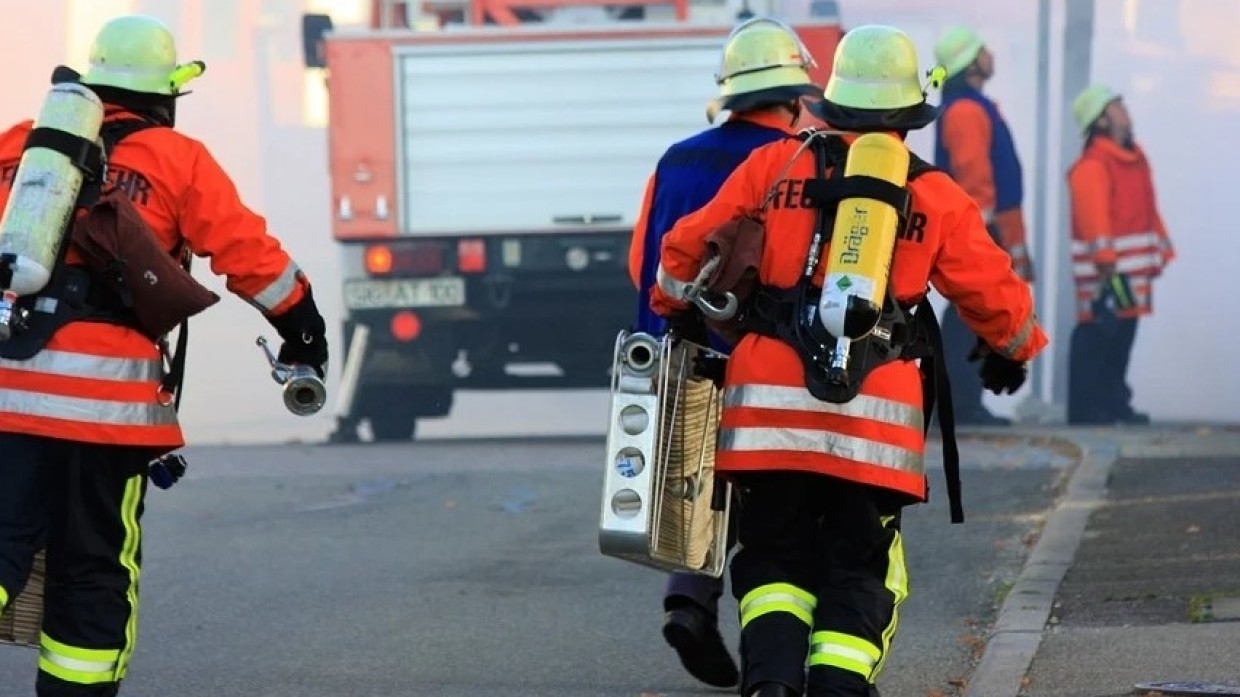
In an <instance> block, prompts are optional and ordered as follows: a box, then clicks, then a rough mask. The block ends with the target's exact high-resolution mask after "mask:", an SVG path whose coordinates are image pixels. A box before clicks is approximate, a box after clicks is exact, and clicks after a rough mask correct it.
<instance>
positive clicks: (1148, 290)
mask: <svg viewBox="0 0 1240 697" xmlns="http://www.w3.org/2000/svg"><path fill="white" fill-rule="evenodd" d="M1072 115H1073V117H1074V118H1075V119H1076V123H1077V126H1078V127H1079V128H1080V129H1081V132H1082V133H1083V134H1084V136H1085V139H1086V140H1085V149H1084V151H1083V152H1082V153H1081V157H1080V159H1078V160H1077V161H1076V163H1075V164H1074V165H1073V166H1072V168H1071V169H1070V170H1069V172H1068V191H1069V195H1070V197H1071V203H1072V264H1073V277H1074V279H1075V282H1076V310H1077V326H1076V327H1075V328H1074V329H1073V332H1072V339H1071V348H1070V356H1069V368H1068V371H1069V384H1068V423H1070V424H1114V423H1129V424H1145V423H1149V416H1148V415H1146V414H1144V413H1141V412H1138V411H1136V410H1134V409H1133V408H1132V403H1131V400H1132V389H1131V388H1130V387H1129V386H1128V385H1127V383H1126V381H1125V377H1126V374H1127V372H1128V360H1129V357H1130V356H1131V353H1132V345H1133V341H1134V339H1135V338H1136V334H1137V318H1139V317H1141V316H1144V315H1148V314H1150V312H1151V311H1152V309H1153V303H1152V297H1153V296H1152V286H1153V283H1154V279H1156V278H1158V276H1159V275H1160V274H1161V273H1162V270H1163V268H1164V267H1165V266H1166V265H1167V264H1168V263H1169V262H1170V261H1171V260H1172V259H1173V258H1174V257H1175V249H1174V247H1172V245H1171V240H1170V238H1169V237H1168V236H1167V227H1166V225H1164V224H1163V220H1162V216H1161V215H1160V214H1159V212H1158V205H1157V202H1156V201H1155V197H1154V181H1153V175H1152V174H1151V172H1150V163H1149V160H1148V159H1146V157H1145V152H1144V151H1143V150H1142V149H1141V147H1140V146H1139V145H1137V143H1136V141H1135V140H1134V139H1133V131H1132V120H1131V118H1130V117H1129V115H1128V110H1127V109H1126V108H1125V107H1124V103H1123V101H1121V99H1120V95H1118V94H1116V93H1115V92H1114V91H1112V90H1111V88H1109V87H1107V86H1105V85H1092V86H1090V87H1088V88H1087V89H1085V90H1084V91H1082V92H1081V93H1080V94H1079V95H1077V97H1076V99H1075V100H1074V101H1073V103H1072Z"/></svg>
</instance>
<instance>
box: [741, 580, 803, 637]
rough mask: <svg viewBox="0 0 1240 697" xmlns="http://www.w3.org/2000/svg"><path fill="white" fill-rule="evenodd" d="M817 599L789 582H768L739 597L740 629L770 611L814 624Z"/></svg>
mask: <svg viewBox="0 0 1240 697" xmlns="http://www.w3.org/2000/svg"><path fill="white" fill-rule="evenodd" d="M817 606H818V599H817V598H816V597H814V594H813V593H810V592H809V591H807V590H805V589H803V588H798V587H796V586H794V585H792V584H791V583H768V584H766V585H764V586H758V587H757V588H755V589H753V590H751V591H749V592H748V593H746V594H745V597H743V598H741V602H740V608H739V609H740V615H741V629H744V628H745V626H746V625H748V624H749V623H750V622H753V621H754V620H756V619H757V618H759V617H761V616H763V615H766V614H770V613H772V612H786V613H788V614H790V615H792V616H793V617H796V618H797V619H799V620H801V621H802V622H804V623H805V624H807V625H809V626H811V627H812V626H814V608H815V607H817Z"/></svg>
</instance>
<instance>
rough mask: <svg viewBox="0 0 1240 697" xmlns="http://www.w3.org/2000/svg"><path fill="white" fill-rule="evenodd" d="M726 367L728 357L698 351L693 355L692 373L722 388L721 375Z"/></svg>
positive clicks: (725, 370)
mask: <svg viewBox="0 0 1240 697" xmlns="http://www.w3.org/2000/svg"><path fill="white" fill-rule="evenodd" d="M727 369H728V359H727V358H724V357H722V356H718V355H715V354H712V353H705V352H703V353H699V354H697V355H696V356H694V357H693V374H694V375H696V376H697V377H700V378H706V379H707V380H710V381H711V382H713V383H715V387H718V388H719V389H721V390H722V389H723V376H724V374H725V373H726V372H727Z"/></svg>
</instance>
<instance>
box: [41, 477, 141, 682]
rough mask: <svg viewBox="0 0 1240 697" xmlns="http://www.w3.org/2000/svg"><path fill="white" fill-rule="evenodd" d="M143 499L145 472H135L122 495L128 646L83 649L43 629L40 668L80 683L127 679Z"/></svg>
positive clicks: (122, 562) (133, 633)
mask: <svg viewBox="0 0 1240 697" xmlns="http://www.w3.org/2000/svg"><path fill="white" fill-rule="evenodd" d="M141 503H142V475H135V476H133V477H130V478H129V480H128V481H126V482H125V493H124V495H123V496H122V498H121V521H120V522H121V527H122V528H123V529H124V531H125V539H124V541H123V542H122V543H121V551H120V556H119V557H118V559H117V561H118V562H119V563H120V565H121V567H122V568H124V569H125V570H126V572H128V575H129V587H128V588H127V589H126V591H125V598H126V600H127V601H128V602H129V618H128V619H127V620H126V623H125V646H124V647H123V648H120V649H82V648H77V647H74V646H69V645H68V644H64V643H61V642H59V641H56V640H55V639H53V638H51V637H50V636H48V635H47V634H46V633H43V634H42V636H41V637H40V641H39V644H40V651H39V670H42V671H43V672H45V673H48V674H50V675H54V676H56V677H57V678H60V679H61V680H64V681H66V682H71V683H76V684H78V685H98V684H102V683H112V682H120V681H121V680H122V679H124V677H125V672H126V671H127V669H128V667H129V660H130V658H132V656H133V648H134V642H135V639H136V637H137V630H138V579H139V576H140V569H139V566H138V551H139V550H140V549H141V545H142V530H141V528H140V527H139V526H138V507H139V506H140V505H141Z"/></svg>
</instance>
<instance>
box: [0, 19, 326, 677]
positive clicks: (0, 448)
mask: <svg viewBox="0 0 1240 697" xmlns="http://www.w3.org/2000/svg"><path fill="white" fill-rule="evenodd" d="M179 67H182V66H178V64H177V60H176V49H175V43H174V39H173V36H172V34H171V32H169V30H168V29H167V28H166V27H165V26H164V25H163V24H161V23H160V22H159V21H158V20H155V19H153V18H150V17H145V16H139V15H131V16H124V17H119V18H116V19H113V20H111V21H109V22H107V23H106V24H105V25H104V26H103V27H102V28H101V30H100V31H99V33H98V34H97V36H96V37H95V40H94V43H93V46H92V48H91V51H90V67H89V70H88V71H87V72H86V73H85V74H84V75H83V76H82V77H81V82H82V83H83V84H86V85H88V86H89V87H90V88H91V89H92V90H94V91H95V92H96V94H98V96H99V97H100V99H101V100H102V102H103V103H104V128H105V129H107V128H109V126H110V125H112V124H120V123H122V122H125V123H131V122H134V121H138V120H140V121H145V123H144V124H143V125H144V126H147V127H146V128H145V129H144V130H140V131H137V132H134V133H132V134H130V135H128V136H127V137H125V138H124V139H123V140H121V141H120V142H119V143H117V144H116V146H115V147H114V148H113V151H112V153H111V159H110V161H109V166H108V171H109V185H115V186H117V187H118V188H120V189H121V190H124V191H126V192H127V193H128V195H129V198H130V200H131V201H132V203H133V205H134V207H135V208H136V210H137V211H138V212H139V215H140V216H141V217H142V219H143V220H144V221H145V223H146V224H147V226H148V227H149V229H150V232H151V233H153V234H154V235H155V237H156V238H158V240H159V241H160V242H161V243H162V244H163V245H165V246H166V248H167V249H168V250H169V252H170V253H172V251H173V250H176V249H179V248H180V247H181V245H183V244H184V245H187V246H188V248H189V249H190V250H191V251H192V252H193V253H194V254H196V255H198V256H203V257H209V258H210V264H211V269H212V271H214V272H215V273H216V274H219V275H222V276H226V277H227V286H228V288H229V290H231V291H232V292H233V293H235V294H236V295H238V296H240V297H241V298H242V299H244V300H245V301H247V302H248V303H250V304H252V305H253V306H255V307H256V308H258V309H259V310H260V311H261V312H262V313H263V315H264V316H265V317H266V318H267V319H268V321H270V322H271V324H272V325H273V326H274V327H275V328H276V329H277V331H278V332H279V334H280V336H281V337H282V338H283V340H284V343H283V346H282V347H281V350H280V354H281V359H282V360H283V361H285V362H288V363H296V364H304V365H310V366H314V367H315V368H316V369H317V370H318V371H319V374H320V376H321V375H322V374H323V371H324V370H325V369H326V363H327V342H326V339H325V324H324V320H323V317H322V316H321V315H320V314H319V311H318V309H317V308H316V306H315V302H314V298H313V295H312V294H311V290H310V284H309V281H308V280H307V279H306V276H305V274H303V273H302V272H301V271H300V270H299V269H298V267H297V265H296V264H295V263H294V262H293V260H292V259H290V258H289V255H288V254H287V253H286V252H285V251H284V250H283V249H282V248H281V245H280V243H279V241H277V240H276V239H275V238H274V237H272V236H271V235H270V234H268V232H267V228H266V224H265V222H264V220H263V219H262V218H261V217H259V216H258V215H257V214H255V213H253V212H252V211H250V210H249V209H248V208H247V207H246V206H245V205H244V204H243V203H242V202H241V200H240V199H239V197H238V194H237V190H236V187H235V186H234V185H233V183H232V181H231V180H230V179H229V177H228V175H227V174H226V173H225V172H224V170H223V169H221V167H220V165H219V164H218V163H217V162H216V161H215V159H214V158H212V156H211V154H210V153H209V152H208V151H207V149H206V148H205V147H204V146H203V144H202V143H200V142H198V141H196V140H193V139H192V138H189V137H186V136H184V135H181V134H180V133H178V132H176V131H175V130H173V121H174V109H175V102H176V100H177V98H178V96H180V95H179V85H177V84H175V82H174V80H173V76H174V75H180V74H183V73H182V72H181V71H179V70H178V68H179ZM30 131H31V122H29V121H27V122H24V123H21V124H18V125H16V126H14V127H12V128H11V129H9V130H8V131H7V132H5V133H3V134H2V135H0V169H3V170H4V171H9V172H11V171H12V170H13V169H15V168H16V166H17V163H18V161H19V158H20V157H21V155H22V151H23V146H24V143H25V141H26V138H27V135H28V134H29V133H30ZM10 186H11V178H10V181H9V182H6V185H5V186H4V187H3V188H0V206H2V205H4V204H5V203H6V201H7V200H8V197H9V194H10V189H9V187H10ZM98 281H99V279H97V278H92V279H90V290H89V292H87V294H86V303H87V304H88V305H89V306H90V307H91V308H92V315H93V316H92V317H91V319H90V321H69V322H67V323H65V324H63V325H61V326H59V327H58V328H56V329H55V330H54V333H52V334H51V336H50V338H49V339H48V340H47V341H46V343H45V344H44V345H43V346H42V347H41V348H39V349H37V352H36V353H34V355H33V357H30V358H28V359H15V358H13V357H11V355H10V356H5V355H4V352H5V351H6V350H10V349H9V348H8V346H9V344H11V343H12V341H13V340H10V341H9V342H3V345H0V356H4V357H0V452H2V453H4V464H3V467H0V608H3V607H4V606H6V605H8V604H9V603H10V602H11V601H12V600H13V599H14V598H15V597H16V596H17V594H18V593H19V592H20V591H21V590H22V588H23V587H24V586H25V584H26V581H27V579H28V577H29V575H30V571H31V565H32V562H33V558H34V557H35V555H36V553H37V551H38V550H39V549H40V548H46V550H47V556H46V565H47V566H46V573H47V578H46V586H45V602H44V608H45V610H44V616H43V624H42V634H41V641H40V643H41V650H40V652H39V658H38V674H37V678H36V690H37V694H39V695H40V696H43V697H46V696H62V695H63V696H66V697H67V696H70V695H73V696H76V695H90V696H96V695H99V696H104V695H115V694H117V692H118V690H119V685H120V682H121V680H122V679H123V678H124V677H125V674H126V671H127V669H128V667H129V661H130V658H131V657H132V656H133V650H134V639H135V636H136V624H137V617H138V615H137V611H138V597H139V596H138V588H139V576H140V574H141V559H142V556H141V554H142V552H141V549H142V528H141V523H140V521H141V515H142V511H143V499H144V495H145V491H146V485H147V477H148V474H147V465H148V463H150V462H151V461H152V460H153V459H154V458H156V457H159V456H161V455H164V454H166V453H169V452H170V451H172V450H174V449H176V448H179V447H181V446H182V445H183V444H184V440H183V437H182V434H181V429H180V427H179V426H178V424H177V415H176V411H175V407H174V406H173V405H171V404H165V401H166V400H161V399H159V398H158V397H157V392H158V391H159V389H160V382H161V378H162V377H163V373H164V370H163V363H162V360H161V356H160V351H159V348H158V347H157V345H156V340H155V339H153V338H151V337H148V336H146V335H144V334H143V333H141V332H139V331H138V330H137V329H136V328H134V326H133V325H131V324H129V323H128V322H129V320H127V319H126V313H127V311H126V309H125V308H124V305H123V302H122V301H121V300H120V298H118V297H116V294H115V293H113V292H111V291H109V290H107V286H106V284H104V283H100V282H98ZM51 287H52V284H49V288H51ZM45 292H47V291H45Z"/></svg>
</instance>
